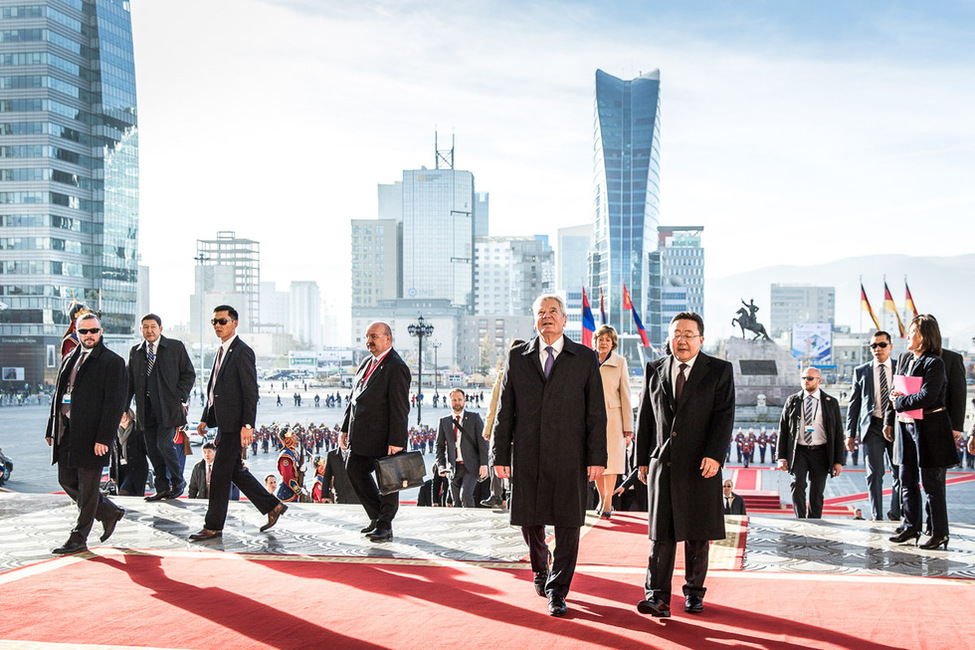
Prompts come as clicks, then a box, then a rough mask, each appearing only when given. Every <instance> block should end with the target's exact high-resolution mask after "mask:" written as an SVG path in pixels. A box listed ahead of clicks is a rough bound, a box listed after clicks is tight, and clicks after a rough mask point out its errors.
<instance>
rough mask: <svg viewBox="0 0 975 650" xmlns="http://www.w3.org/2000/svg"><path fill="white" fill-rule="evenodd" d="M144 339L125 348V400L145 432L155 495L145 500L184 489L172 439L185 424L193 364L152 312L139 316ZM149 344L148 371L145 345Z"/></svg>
mask: <svg viewBox="0 0 975 650" xmlns="http://www.w3.org/2000/svg"><path fill="white" fill-rule="evenodd" d="M142 336H143V339H144V340H143V341H142V342H141V343H139V344H138V345H134V346H132V349H131V350H130V351H129V366H128V377H129V381H128V390H129V394H128V399H127V401H126V404H130V403H131V402H132V398H133V397H134V398H135V421H136V428H137V429H139V430H140V431H141V432H142V434H143V435H144V436H145V440H146V451H147V452H148V454H149V460H150V461H151V462H152V471H153V481H154V483H155V487H156V494H155V496H153V497H148V500H150V501H158V500H161V499H175V498H176V497H178V496H180V495H181V494H182V493H183V490H184V489H185V488H186V481H185V480H184V479H183V475H182V471H181V468H180V463H179V457H178V455H177V453H176V446H175V444H174V443H173V438H174V436H175V433H176V429H177V428H178V427H182V426H183V425H184V424H186V408H185V407H184V406H183V405H184V404H188V403H189V400H190V391H191V390H193V382H194V381H195V380H196V372H195V371H194V370H193V362H192V361H190V356H189V354H187V352H186V347H185V346H184V345H183V342H182V341H178V340H176V339H169V338H166V337H165V336H163V335H162V319H161V318H160V317H159V316H157V315H156V314H146V315H145V316H143V317H142ZM150 346H151V347H152V353H151V354H152V371H151V372H148V373H147V369H148V368H149V355H150V353H149V347H150Z"/></svg>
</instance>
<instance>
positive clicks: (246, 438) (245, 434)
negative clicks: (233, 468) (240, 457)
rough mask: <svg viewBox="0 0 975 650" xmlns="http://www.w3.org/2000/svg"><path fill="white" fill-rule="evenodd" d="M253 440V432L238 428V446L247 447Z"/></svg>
mask: <svg viewBox="0 0 975 650" xmlns="http://www.w3.org/2000/svg"><path fill="white" fill-rule="evenodd" d="M253 439H254V430H253V429H248V428H247V427H241V428H240V446H241V447H249V446H250V444H251V441H252V440H253Z"/></svg>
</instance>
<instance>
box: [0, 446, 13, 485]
mask: <svg viewBox="0 0 975 650" xmlns="http://www.w3.org/2000/svg"><path fill="white" fill-rule="evenodd" d="M13 471H14V461H12V460H10V458H8V457H7V456H5V455H4V454H3V449H0V485H3V484H4V483H6V482H7V480H8V479H10V475H11V474H12V473H13Z"/></svg>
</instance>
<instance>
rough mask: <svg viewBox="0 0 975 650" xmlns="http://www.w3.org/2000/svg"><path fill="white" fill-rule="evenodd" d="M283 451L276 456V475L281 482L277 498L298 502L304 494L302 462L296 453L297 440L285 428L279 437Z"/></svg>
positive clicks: (291, 432)
mask: <svg viewBox="0 0 975 650" xmlns="http://www.w3.org/2000/svg"><path fill="white" fill-rule="evenodd" d="M279 438H280V440H281V445H282V446H283V447H284V449H283V450H282V451H281V455H280V456H278V474H280V475H281V482H280V483H279V484H278V494H277V497H278V499H280V500H281V501H283V502H285V503H288V502H293V501H300V500H301V495H302V493H303V492H304V485H303V483H304V481H303V479H304V471H305V468H304V462H303V460H302V458H301V455H300V453H299V451H298V446H299V440H298V436H297V435H296V434H295V432H294V431H292V430H291V429H289V428H287V427H285V428H284V429H283V430H282V431H281V434H280V436H279Z"/></svg>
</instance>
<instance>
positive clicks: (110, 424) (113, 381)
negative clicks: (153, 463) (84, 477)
mask: <svg viewBox="0 0 975 650" xmlns="http://www.w3.org/2000/svg"><path fill="white" fill-rule="evenodd" d="M79 354H81V346H80V345H79V346H77V347H76V348H75V349H74V350H73V351H72V352H71V353H70V354H69V355H68V356H67V357H65V358H64V360H63V361H62V362H61V368H60V369H59V370H58V378H57V382H56V384H55V386H56V389H55V391H54V398H53V399H52V400H51V413H50V417H49V418H48V421H47V430H46V432H45V434H44V435H45V436H46V437H48V438H52V439H53V444H52V445H51V446H52V449H53V452H54V453H53V456H52V459H51V464H52V465H54V464H56V463H57V462H58V446H59V445H58V436H57V433H58V427H59V420H60V418H61V415H60V408H61V399H62V397H63V396H64V392H65V390H66V389H67V387H68V379H69V378H70V377H71V369H72V368H73V367H74V363H75V360H76V359H77V358H78V355H79ZM125 395H126V380H125V361H124V360H123V359H122V357H120V356H119V355H117V354H115V353H114V352H112V351H111V350H109V349H108V348H106V347H105V344H104V343H103V342H101V341H99V342H98V345H96V346H95V347H94V348H92V349H91V352H89V353H88V359H87V360H86V361H85V363H84V365H82V366H81V368H80V369H79V370H78V375H77V377H75V383H74V389H73V390H72V391H71V433H70V435H69V436H68V460H69V462H70V464H71V466H72V467H106V466H107V465H108V464H109V462H110V461H111V457H112V455H111V454H104V455H102V456H96V455H95V443H100V444H103V445H105V446H107V447H109V448H111V446H112V444H113V443H114V442H115V436H116V435H117V433H118V426H119V421H120V420H121V419H122V413H123V412H124V411H125Z"/></svg>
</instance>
